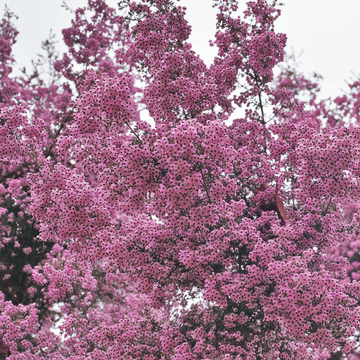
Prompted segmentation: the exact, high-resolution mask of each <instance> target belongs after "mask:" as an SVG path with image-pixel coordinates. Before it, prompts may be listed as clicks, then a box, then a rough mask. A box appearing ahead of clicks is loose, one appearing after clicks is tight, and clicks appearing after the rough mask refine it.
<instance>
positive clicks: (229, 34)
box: [0, 0, 360, 360]
mask: <svg viewBox="0 0 360 360" xmlns="http://www.w3.org/2000/svg"><path fill="white" fill-rule="evenodd" d="M247 5H248V8H247V10H246V11H245V13H244V16H243V17H234V16H233V13H234V12H235V11H236V9H237V2H236V1H234V0H233V1H231V0H218V1H214V6H217V7H218V16H217V29H218V30H217V33H216V40H215V42H214V43H213V45H214V46H217V48H218V55H217V57H216V58H215V60H214V63H213V64H212V65H211V66H210V67H209V68H208V67H206V65H205V64H204V63H203V61H202V60H201V59H200V58H199V57H198V56H196V55H195V53H194V52H193V51H192V50H191V46H190V44H189V43H187V42H186V40H187V39H188V36H189V34H190V26H189V24H188V23H187V21H186V20H185V17H184V16H185V10H184V9H183V8H182V7H180V6H176V5H175V3H174V2H173V1H171V0H143V1H141V2H138V3H135V2H131V1H128V0H123V1H120V2H119V10H120V11H122V15H117V13H116V11H115V10H113V9H111V8H110V7H108V6H107V5H106V3H105V2H104V1H103V0H89V4H88V10H89V11H90V12H91V17H89V16H87V15H86V13H87V11H86V9H78V10H76V13H75V20H74V21H73V24H72V27H71V28H70V29H65V30H64V31H63V35H64V40H65V42H66V44H67V46H68V47H69V51H68V53H66V54H65V55H64V56H63V57H62V59H61V60H58V61H56V62H55V63H54V66H53V67H54V70H55V71H56V74H58V75H56V76H55V75H54V76H55V78H54V81H53V82H52V83H51V84H50V86H47V85H45V83H44V81H43V80H42V79H41V77H40V76H39V72H35V73H34V75H32V76H28V77H27V76H26V74H24V76H23V77H21V78H11V77H10V71H11V67H10V64H11V61H13V59H12V58H11V56H10V55H11V44H13V43H14V41H15V37H16V30H15V29H14V27H13V25H12V23H11V16H12V15H11V13H10V12H7V13H6V14H5V15H6V16H5V18H4V20H3V23H2V28H1V29H2V33H1V36H2V38H1V43H0V45H1V46H2V47H3V49H4V50H3V51H2V54H3V58H2V63H1V69H2V70H1V76H2V81H1V84H2V85H1V99H2V103H1V104H2V105H1V114H0V119H1V127H0V136H1V139H0V140H1V141H0V161H1V163H0V164H1V165H0V168H1V173H0V176H1V181H2V182H1V183H2V186H1V193H2V205H1V209H3V210H1V231H2V248H1V251H0V257H1V259H0V261H1V269H0V270H1V271H2V276H3V281H2V282H1V285H0V287H1V288H0V291H1V294H2V296H1V300H0V302H1V303H0V305H1V314H0V319H1V320H0V329H1V331H2V333H1V336H2V340H1V341H2V343H1V347H0V352H1V356H3V357H5V356H7V358H9V359H43V358H54V357H55V358H58V359H66V358H69V359H109V358H116V359H256V360H257V359H276V358H279V359H329V358H333V359H335V358H343V359H345V358H349V359H350V358H352V359H356V358H357V357H356V356H357V355H356V349H355V344H356V340H355V339H354V338H351V337H352V336H353V335H354V334H355V330H356V329H357V328H358V325H359V302H358V297H359V283H358V279H359V277H358V273H357V270H358V266H357V254H358V250H357V246H358V245H357V242H358V240H357V238H358V220H357V215H356V214H357V209H358V204H357V201H358V198H359V185H358V180H357V179H358V176H359V158H358V156H359V146H358V143H359V135H360V134H359V128H358V125H357V121H358V115H359V114H358V113H359V106H358V105H357V102H358V101H359V100H358V99H359V94H358V90H357V89H358V83H357V81H355V82H354V83H353V84H352V85H350V92H349V94H345V95H344V96H342V97H338V98H336V99H335V100H334V102H333V103H329V102H326V101H321V100H318V99H317V89H318V88H319V85H318V82H317V80H318V76H317V75H315V76H314V77H313V78H310V79H307V78H306V77H305V76H304V75H302V74H299V73H298V72H297V71H296V64H295V68H294V65H292V64H291V59H289V60H288V62H285V63H284V48H285V45H286V35H284V34H278V33H276V31H275V27H274V24H275V21H276V19H277V18H278V17H279V16H280V10H279V8H278V4H277V2H276V1H274V2H267V1H265V0H258V1H250V2H248V4H247ZM50 40H51V39H50ZM50 40H49V42H48V43H45V45H44V46H45V48H46V46H47V49H48V50H50V51H52V50H51V49H52V48H51V41H50ZM275 66H280V70H281V71H280V75H279V76H278V77H277V78H274V68H275ZM54 74H55V72H54ZM60 76H62V77H60ZM135 80H141V81H142V84H143V86H142V87H136V86H135ZM236 89H238V90H240V94H238V95H234V91H235V90H236ZM139 103H142V104H143V105H145V106H146V108H147V109H148V111H149V113H150V116H151V117H152V119H153V120H154V122H155V127H154V128H152V127H151V126H150V125H149V124H148V123H147V122H145V121H143V120H141V119H140V116H139ZM234 105H237V106H239V107H241V108H243V109H244V110H245V117H243V118H240V119H235V120H234V121H233V124H232V125H231V126H226V124H225V121H226V120H227V119H228V118H229V116H230V115H231V114H232V112H233V111H234ZM189 293H190V294H191V296H192V297H195V296H200V295H202V297H203V301H200V302H196V303H193V304H192V305H191V307H190V308H185V307H184V305H186V303H187V298H186V296H187V295H186V294H189ZM55 305H57V307H56V306H55ZM179 305H182V306H180V307H179ZM57 308H58V310H57ZM176 308H177V311H174V309H176ZM59 319H62V321H63V324H62V325H61V326H59V329H60V331H61V332H62V334H63V335H64V339H61V338H60V337H59V336H57V335H55V334H54V333H53V332H52V331H51V327H52V326H54V325H55V324H56V322H57V321H58V320H59Z"/></svg>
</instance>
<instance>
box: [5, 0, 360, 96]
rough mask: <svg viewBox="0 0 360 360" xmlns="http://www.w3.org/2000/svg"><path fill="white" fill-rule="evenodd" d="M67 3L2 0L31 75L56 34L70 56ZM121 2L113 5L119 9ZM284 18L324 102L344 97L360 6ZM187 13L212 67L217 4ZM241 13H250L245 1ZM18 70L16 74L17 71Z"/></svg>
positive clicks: (300, 8) (325, 1) (305, 7)
mask: <svg viewBox="0 0 360 360" xmlns="http://www.w3.org/2000/svg"><path fill="white" fill-rule="evenodd" d="M62 1H63V0H0V12H1V13H3V9H4V5H5V4H7V5H8V7H9V8H10V9H11V10H12V11H13V12H15V13H16V14H17V15H18V16H19V19H18V20H17V22H16V24H17V28H18V30H19V31H20V33H19V35H18V42H17V43H16V44H15V46H14V48H13V53H14V55H15V59H16V60H17V63H18V66H19V67H24V66H26V68H27V69H29V70H31V59H34V60H36V58H37V56H36V54H37V53H39V52H40V50H41V41H43V40H45V39H46V38H47V37H48V34H49V31H50V29H52V30H53V33H55V34H56V39H57V40H59V43H58V44H57V45H58V51H59V52H60V54H62V53H63V51H64V50H65V45H64V44H63V43H62V34H61V30H62V29H63V28H65V27H69V26H70V20H71V18H72V14H70V12H68V11H66V10H65V9H64V8H62V7H61V4H62ZM117 2H118V0H108V4H109V5H112V6H113V7H115V8H117V6H116V3H117ZM283 2H284V3H285V6H283V7H282V15H281V17H280V18H279V19H278V21H277V23H276V25H277V27H276V28H277V31H278V32H283V33H286V34H287V35H288V45H287V48H288V49H291V47H293V49H294V51H295V53H296V54H299V53H300V52H301V51H303V54H302V56H301V58H300V62H301V65H300V69H301V70H302V71H305V72H312V71H316V72H318V73H320V74H321V75H323V76H324V81H323V83H322V84H323V89H322V92H321V94H322V96H323V97H329V96H337V95H340V94H341V93H340V89H345V88H346V84H345V80H349V78H350V77H351V72H352V71H353V72H354V73H355V74H360V61H359V60H360V46H359V40H358V38H359V34H360V22H359V19H358V18H359V15H360V1H359V0H342V1H341V2H339V1H335V0H283ZM67 4H68V5H69V6H70V7H71V8H73V9H76V8H77V7H79V6H84V5H86V4H87V0H68V1H67ZM179 4H181V5H182V6H186V7H187V19H188V20H189V22H190V24H191V25H192V35H191V37H190V42H191V43H192V44H193V49H194V50H195V51H196V52H197V53H198V54H200V56H201V57H202V58H203V60H204V61H205V63H206V64H207V65H209V64H210V63H211V62H212V59H213V58H214V56H215V55H216V53H215V52H216V48H215V47H213V48H211V47H210V46H209V40H210V39H214V34H215V15H216V11H215V9H213V8H212V6H211V5H212V1H211V0H180V2H179ZM239 6H240V10H241V11H240V12H239V14H241V13H242V10H243V9H244V8H245V7H246V1H245V0H239ZM14 70H15V69H14Z"/></svg>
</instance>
